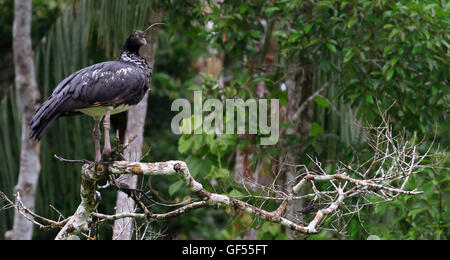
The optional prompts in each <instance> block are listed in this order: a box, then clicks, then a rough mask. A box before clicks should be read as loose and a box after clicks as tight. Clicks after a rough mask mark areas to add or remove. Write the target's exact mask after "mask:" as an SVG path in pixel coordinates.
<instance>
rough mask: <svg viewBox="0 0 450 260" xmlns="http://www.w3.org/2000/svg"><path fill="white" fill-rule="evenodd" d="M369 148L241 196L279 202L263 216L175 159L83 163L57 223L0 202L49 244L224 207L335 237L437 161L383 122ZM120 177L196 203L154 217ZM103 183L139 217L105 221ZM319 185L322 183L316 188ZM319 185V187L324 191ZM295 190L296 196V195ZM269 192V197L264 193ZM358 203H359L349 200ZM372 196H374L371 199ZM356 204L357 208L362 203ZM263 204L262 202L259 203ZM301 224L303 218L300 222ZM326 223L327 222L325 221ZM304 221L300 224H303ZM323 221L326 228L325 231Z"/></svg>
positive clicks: (370, 130) (115, 217)
mask: <svg viewBox="0 0 450 260" xmlns="http://www.w3.org/2000/svg"><path fill="white" fill-rule="evenodd" d="M368 133H369V139H370V140H369V144H370V147H371V148H372V150H373V156H372V157H371V158H370V160H367V161H363V162H358V161H357V160H355V161H356V162H351V163H349V164H344V163H343V162H340V163H339V165H338V167H337V169H336V170H335V171H334V172H332V173H328V172H326V171H325V170H324V169H323V167H322V164H321V163H320V162H318V161H317V160H312V161H313V164H314V165H313V166H314V167H310V168H307V167H306V166H305V165H294V166H295V167H296V168H302V169H303V170H302V173H301V174H299V175H298V177H297V178H296V179H295V181H296V185H294V186H293V188H292V189H291V190H288V191H286V190H283V188H282V187H277V186H275V185H272V186H271V187H269V188H268V187H266V189H269V190H270V191H271V194H273V195H271V196H268V195H267V196H252V195H251V194H249V195H243V196H242V198H245V199H246V200H249V201H251V200H252V199H265V200H272V201H274V202H279V205H278V208H277V209H276V210H274V211H267V210H264V209H263V206H260V207H257V206H255V205H252V204H251V203H249V202H245V201H243V200H240V199H238V198H237V197H231V196H227V195H223V194H217V193H213V192H210V191H208V190H206V189H205V188H204V187H203V185H202V184H201V183H199V182H198V181H197V180H195V179H194V178H193V177H192V175H191V174H190V171H189V168H188V166H187V165H186V163H184V162H182V161H168V162H156V163H141V162H129V161H115V162H110V163H104V164H97V165H95V167H92V166H90V165H89V164H86V165H84V166H83V167H82V171H81V176H82V183H81V203H80V205H79V207H78V209H77V211H76V213H75V214H74V215H73V216H71V217H69V218H67V219H65V220H63V221H59V222H56V221H52V220H48V219H45V218H42V217H40V216H38V215H37V214H35V213H33V212H32V211H30V210H29V209H27V208H26V207H25V206H24V205H23V203H21V199H20V195H19V194H18V195H17V198H16V201H17V202H16V203H15V204H14V203H12V202H11V201H10V200H8V199H7V198H6V196H4V195H3V196H2V197H3V199H4V200H5V201H7V206H8V207H14V208H16V209H17V210H18V211H19V212H21V214H23V215H24V216H26V217H27V219H28V220H29V221H31V222H32V223H34V224H36V225H38V226H39V227H41V228H60V227H61V226H63V227H62V229H61V231H60V232H59V234H58V235H57V237H56V239H74V238H77V239H79V238H82V237H88V238H90V237H91V236H90V234H89V232H90V229H91V227H92V226H93V225H96V224H99V223H102V222H105V221H116V220H120V219H125V218H134V219H141V220H143V221H144V222H147V223H150V222H151V221H156V220H162V219H167V218H171V217H176V216H180V215H182V214H185V213H186V212H188V211H192V210H195V209H199V208H205V207H223V208H230V209H234V210H237V211H241V212H247V213H249V214H251V215H253V216H256V217H257V218H259V219H264V220H266V221H270V222H273V223H279V224H280V225H283V226H285V227H288V228H289V229H291V230H294V231H298V232H299V233H303V234H315V233H317V232H319V231H320V230H322V229H325V228H327V229H332V230H334V231H337V232H339V231H341V230H342V228H338V227H337V224H338V222H339V223H344V227H345V225H346V224H345V223H348V221H347V222H346V221H342V220H343V218H344V217H345V216H353V215H355V214H358V213H359V212H360V211H361V209H362V208H363V207H364V206H367V205H370V204H377V203H381V202H389V201H392V200H394V199H396V198H397V197H398V196H400V195H401V194H403V195H416V194H420V193H422V192H421V191H418V190H415V189H414V190H407V189H406V187H407V183H408V181H409V180H410V177H411V176H412V175H413V174H417V173H419V172H420V171H422V170H423V169H424V168H431V167H433V165H432V164H424V163H423V162H424V161H425V159H426V158H428V159H429V160H426V161H428V162H429V161H433V159H434V158H436V157H437V154H436V153H432V152H431V148H430V149H428V150H427V151H426V152H425V153H424V154H422V155H420V154H419V152H418V150H419V149H418V147H419V145H421V143H416V142H415V140H407V139H406V138H405V136H404V135H398V136H393V135H392V130H391V128H390V127H389V126H388V124H387V120H385V119H384V122H383V125H381V126H379V127H370V128H368ZM122 175H134V176H171V175H176V176H179V177H180V178H181V179H183V180H184V183H185V185H186V188H187V189H189V190H190V191H191V192H192V193H194V194H195V195H196V197H197V198H198V200H197V201H188V202H187V203H183V204H179V205H178V208H177V209H174V210H171V211H169V212H166V213H153V212H151V211H150V209H149V207H147V206H146V205H145V204H144V203H143V202H142V200H140V196H139V194H138V193H137V191H136V190H132V189H128V187H126V186H125V187H121V184H117V183H115V178H116V177H120V176H122ZM105 179H109V184H110V185H109V186H115V187H117V188H119V190H122V191H124V192H126V193H128V195H129V196H130V197H131V198H132V199H133V200H135V202H136V205H137V208H138V212H136V213H127V212H125V213H119V214H115V215H106V214H103V213H99V212H97V206H98V204H99V202H100V193H99V191H98V190H100V189H103V188H108V187H109V186H108V185H106V186H104V187H99V186H98V185H99V181H101V180H105ZM324 183H325V184H326V185H323V184H324ZM323 187H325V188H323ZM300 191H302V194H301V195H299V193H300ZM267 194H269V193H267ZM305 198H308V199H310V203H309V205H308V206H307V207H306V208H303V209H298V212H300V214H302V217H301V218H297V217H296V216H292V215H290V214H287V211H286V208H287V206H288V204H289V203H290V202H293V201H294V200H296V199H305ZM354 198H358V199H359V200H355V199H354ZM373 198H377V200H374V199H373ZM360 200H363V201H364V203H361V201H360ZM263 205H264V204H263ZM299 219H302V220H299ZM325 219H328V220H331V222H330V221H325ZM304 221H307V222H304ZM324 223H327V226H325V227H322V226H324Z"/></svg>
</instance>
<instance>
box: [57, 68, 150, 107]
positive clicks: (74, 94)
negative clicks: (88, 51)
mask: <svg viewBox="0 0 450 260" xmlns="http://www.w3.org/2000/svg"><path fill="white" fill-rule="evenodd" d="M74 74H75V75H74ZM74 74H72V75H73V76H72V75H71V76H69V77H68V78H69V80H67V81H66V80H63V81H62V82H61V83H60V84H59V85H58V87H57V88H56V89H55V91H54V92H53V94H52V96H56V97H57V99H61V100H62V99H66V100H65V101H64V104H61V107H60V111H61V112H70V111H72V110H74V109H81V108H89V107H94V106H118V105H121V104H124V103H125V104H129V105H135V104H137V103H139V101H141V99H142V97H143V96H144V95H145V92H146V91H147V90H148V88H149V77H148V75H146V74H145V72H144V70H143V69H142V68H140V67H138V66H134V65H131V64H130V63H127V62H121V61H112V62H105V63H100V64H96V65H93V66H91V67H87V68H85V69H82V70H81V71H79V72H76V73H74Z"/></svg>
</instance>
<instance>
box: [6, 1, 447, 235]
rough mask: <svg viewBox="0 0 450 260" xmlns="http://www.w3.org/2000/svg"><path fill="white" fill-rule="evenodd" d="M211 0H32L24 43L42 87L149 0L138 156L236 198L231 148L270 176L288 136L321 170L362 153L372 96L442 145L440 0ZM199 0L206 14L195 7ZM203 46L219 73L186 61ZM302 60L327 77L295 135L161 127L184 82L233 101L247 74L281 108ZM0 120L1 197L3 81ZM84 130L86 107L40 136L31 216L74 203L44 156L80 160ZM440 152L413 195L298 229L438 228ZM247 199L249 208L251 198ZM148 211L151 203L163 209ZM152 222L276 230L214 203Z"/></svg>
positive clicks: (140, 12)
mask: <svg viewBox="0 0 450 260" xmlns="http://www.w3.org/2000/svg"><path fill="white" fill-rule="evenodd" d="M12 2H13V1H12V0H9V1H8V0H3V1H2V0H0V32H1V33H0V37H1V39H0V42H1V44H2V45H1V46H0V50H2V51H3V50H4V49H7V48H10V46H11V26H10V24H11V23H12V15H13V4H12ZM213 2H214V1H194V0H188V1H175V0H170V1H138V0H116V1H106V0H101V1H86V0H76V1H75V0H73V1H37V0H36V1H33V4H34V11H33V42H34V44H35V60H36V64H37V77H38V82H39V86H40V89H41V93H42V96H43V98H46V97H47V96H48V95H49V94H50V93H51V91H52V89H53V88H54V87H55V86H56V84H57V83H58V82H59V81H60V80H61V79H63V78H64V77H65V76H67V75H69V74H70V73H71V72H73V71H75V70H77V69H79V68H82V67H84V66H87V65H89V64H93V63H96V62H100V61H103V60H106V59H114V58H117V56H118V54H119V51H120V48H121V45H122V44H123V40H124V39H125V38H126V37H127V36H128V34H129V33H130V32H131V31H133V30H134V29H143V28H145V27H146V26H147V13H148V10H149V8H152V9H153V10H158V9H159V8H161V9H162V11H163V22H165V23H166V25H165V26H163V27H162V30H160V32H159V35H158V41H159V48H158V51H157V54H156V58H155V68H154V73H153V82H152V92H150V93H151V95H150V102H149V111H150V112H149V113H148V114H149V115H148V118H147V122H146V126H145V139H144V140H145V144H146V147H145V148H146V149H148V148H150V147H151V153H150V155H149V156H148V157H147V158H146V159H145V160H152V161H153V160H154V161H164V160H169V159H182V160H185V161H186V162H187V164H188V166H189V168H190V171H191V174H192V175H193V176H194V177H195V178H196V179H198V181H200V182H201V183H203V184H204V186H205V188H207V189H208V190H211V191H213V190H214V191H216V192H218V193H222V194H229V195H230V196H233V197H240V196H243V194H247V191H246V190H245V189H244V188H243V187H240V186H239V185H236V184H232V183H231V182H232V180H233V178H234V172H233V170H234V158H235V153H236V149H237V147H240V148H241V149H242V150H244V149H246V148H249V147H250V148H251V147H253V148H255V151H254V157H253V160H252V161H251V163H250V164H251V165H249V168H250V169H252V170H255V168H256V166H257V165H258V163H259V165H260V168H258V169H259V170H260V171H261V172H262V173H263V174H266V175H269V176H270V175H271V174H272V172H271V171H272V168H271V166H273V163H274V162H273V158H280V156H282V155H284V153H285V151H286V149H287V148H289V147H300V151H299V153H301V155H302V157H301V158H302V159H301V161H300V162H295V163H299V164H308V163H310V161H309V157H308V156H311V157H317V158H318V159H319V160H321V161H326V162H330V163H327V164H326V165H324V167H325V168H326V169H327V171H328V170H329V171H330V172H331V171H332V170H333V169H335V167H336V165H335V164H334V161H336V160H343V161H349V160H350V159H351V158H353V157H354V156H355V155H358V156H360V157H361V158H362V159H363V158H365V157H367V156H368V155H367V146H366V145H364V139H365V137H364V135H363V134H362V133H361V131H360V130H359V129H358V128H357V127H355V125H356V124H360V123H366V122H367V123H369V124H373V125H377V124H378V123H379V119H378V117H377V114H378V113H379V112H378V106H379V107H380V109H381V110H384V109H386V108H388V107H390V106H391V105H392V104H394V105H393V106H392V108H391V109H390V111H389V115H390V117H391V120H392V122H393V126H394V128H395V129H396V130H403V129H405V131H407V132H408V133H409V134H411V135H413V134H417V136H420V137H422V136H425V144H430V141H431V140H432V137H433V136H434V135H436V142H437V143H438V144H440V145H441V147H442V148H444V149H445V148H447V147H448V145H449V135H448V132H449V131H450V124H449V121H448V118H447V113H448V110H449V104H450V100H449V98H450V94H449V78H448V72H449V71H450V68H449V63H448V60H449V59H450V52H449V45H450V32H449V30H450V29H449V28H450V26H449V23H450V21H449V20H450V19H449V17H450V13H449V12H450V5H449V3H448V2H447V1H437V0H425V1H419V0H413V1H406V0H402V1H388V0H377V1H369V0H361V1H337V0H331V1H319V0H306V1H291V0H276V1H267V0H255V1H244V0H237V1H224V3H222V4H221V5H220V7H218V6H215V5H214V4H213ZM207 6H209V7H210V11H209V12H205V10H206V9H207V8H206V7H207ZM208 23H209V24H210V25H211V24H213V26H212V28H209V27H208V26H207V25H208ZM263 39H265V41H263ZM269 39H272V40H269ZM210 49H215V50H216V51H217V52H219V53H224V55H225V59H224V70H223V72H222V74H221V75H219V76H218V77H215V76H212V75H211V74H209V73H200V72H199V71H198V69H197V67H196V66H195V64H196V63H197V61H198V60H199V58H203V59H204V58H207V57H210V56H211V53H210ZM273 49H275V51H273ZM268 54H270V55H272V56H273V57H272V56H270V55H268ZM268 56H270V57H269V58H270V60H271V62H269V63H268V62H267V60H268ZM304 67H310V68H311V69H312V74H313V78H312V89H311V91H312V92H314V91H317V90H318V89H320V88H321V87H322V86H323V85H324V84H326V83H328V84H329V87H328V88H327V90H326V91H324V92H323V93H321V95H320V96H318V97H316V98H315V99H314V100H313V102H312V104H313V115H312V118H311V122H310V123H311V128H310V131H308V133H309V136H308V137H306V138H304V139H301V138H300V137H299V136H298V135H295V134H287V133H286V132H283V133H284V135H282V136H281V140H280V143H279V144H278V145H277V146H273V147H261V146H258V145H257V144H258V143H259V138H260V136H259V135H256V136H252V137H250V138H249V137H242V136H238V135H234V134H233V135H221V136H219V135H215V134H214V135H207V134H202V135H192V134H185V135H182V136H181V137H177V136H174V135H173V134H172V133H171V131H170V120H171V118H172V117H173V115H174V113H173V112H171V111H169V110H170V109H168V108H169V107H170V104H171V102H172V101H173V100H174V99H177V98H180V97H182V98H189V97H190V94H191V92H192V91H194V90H202V91H203V96H204V99H206V98H217V99H220V100H221V99H222V98H235V97H239V98H242V99H244V100H245V99H248V98H254V97H255V89H256V88H257V86H258V84H259V83H264V84H265V88H266V96H267V97H269V98H278V99H279V100H280V104H281V105H282V106H283V108H286V107H287V104H288V101H289V98H292V97H290V96H288V93H287V91H286V90H285V89H283V88H282V87H281V86H282V85H283V84H286V83H287V82H286V78H287V77H288V76H289V75H288V74H289V71H290V70H291V69H293V68H304ZM267 68H270V69H267ZM219 77H223V79H224V82H225V85H224V87H223V88H217V87H216V86H217V83H218V82H219V81H220V79H219ZM125 120H126V119H125V116H124V115H119V116H117V117H115V120H114V119H113V127H114V128H115V129H118V130H121V131H123V129H124V128H125V122H126V121H125ZM225 120H227V119H226V118H225ZM228 120H229V119H228ZM0 124H1V125H2V126H8V127H0V140H1V142H0V159H1V160H2V161H3V162H5V166H4V167H3V168H2V170H1V171H2V172H1V176H2V177H1V178H0V189H1V190H3V191H5V192H7V193H8V194H11V193H12V190H13V187H14V185H15V181H16V174H17V171H18V167H19V165H18V156H19V149H20V130H19V129H20V127H21V124H20V114H19V113H18V112H17V104H16V97H15V93H14V92H10V93H9V96H8V98H6V99H5V100H3V101H2V103H1V108H0ZM281 126H282V128H283V130H287V129H289V130H293V129H292V128H293V126H292V125H291V123H288V122H281ZM91 127H92V122H90V120H88V119H87V118H80V117H73V118H64V119H60V120H58V122H56V123H55V125H54V126H53V127H52V128H51V129H50V131H49V133H48V134H47V135H46V137H45V138H44V139H43V141H42V145H41V148H42V153H41V160H42V166H43V168H42V174H41V178H40V183H39V189H38V204H37V212H38V213H40V214H42V215H44V216H46V217H49V218H53V219H57V218H58V214H57V213H56V212H54V211H52V210H50V208H49V206H48V205H49V204H51V205H53V206H54V207H55V208H57V209H59V210H60V211H61V212H62V213H63V214H64V215H65V216H68V215H70V214H72V213H73V211H74V210H75V208H76V206H77V204H78V202H79V194H78V193H79V191H78V190H79V182H80V180H79V167H77V166H73V165H66V164H63V163H59V162H56V161H55V160H54V159H53V154H59V155H62V156H64V157H67V158H77V159H78V158H86V157H87V158H92V157H93V149H92V147H93V144H92V141H91V136H90V132H91ZM113 132H115V131H113ZM448 158H449V156H448V154H446V155H445V157H444V161H443V162H442V164H441V165H440V168H437V169H436V170H435V171H430V170H427V171H425V172H424V173H422V174H420V175H418V176H416V177H415V178H413V179H412V182H411V184H410V185H411V187H418V188H419V189H423V190H424V191H425V193H424V194H423V195H420V196H413V197H411V196H400V197H399V199H398V200H396V201H393V202H390V203H389V204H379V205H378V206H376V207H368V208H366V209H365V210H363V211H362V212H361V214H360V216H359V218H354V219H352V220H349V224H348V227H347V229H346V232H347V233H346V235H345V236H342V235H339V234H334V233H331V232H327V231H324V232H321V233H320V234H318V235H315V236H311V237H309V239H367V238H368V237H369V235H376V236H378V237H379V238H381V239H448V238H449V235H450V231H449V227H448V223H449V219H450V216H449V214H450V213H449V210H448V205H450V203H449V202H450V201H449V199H450V198H449V187H450V186H449V182H450V180H449V175H448V167H449V161H448ZM261 162H262V163H261ZM261 165H262V166H261ZM143 183H146V184H144V185H148V184H149V183H150V184H152V185H153V187H157V190H158V192H160V194H158V196H159V197H160V198H162V199H165V200H168V201H171V202H181V201H182V200H184V199H186V198H189V196H190V194H188V192H187V191H186V189H185V188H184V186H183V182H182V181H179V180H178V179H176V178H170V179H164V178H154V179H151V180H146V181H143ZM144 188H147V186H146V187H144ZM257 193H258V191H255V195H257ZM114 203H115V197H114V193H113V192H111V193H106V194H104V196H103V202H102V204H101V205H102V208H100V209H99V210H101V211H103V212H110V213H112V212H111V211H112V207H109V206H111V205H114ZM255 203H256V205H262V201H258V200H257V201H255ZM258 203H259V204H258ZM276 205H277V204H276V203H266V204H264V207H267V208H272V209H273V208H275V207H276ZM154 208H155V212H157V211H161V212H162V211H164V209H165V208H164V207H162V206H161V207H160V206H155V207H154ZM11 221H12V211H7V212H6V213H5V214H3V213H2V214H0V237H1V236H2V235H3V233H4V231H5V229H7V228H9V227H11V226H12V223H11ZM152 227H153V228H154V230H167V234H168V236H169V238H178V239H188V238H195V239H200V238H203V239H235V238H237V237H240V236H241V235H242V234H243V232H244V231H245V230H246V229H247V228H249V227H253V228H256V229H257V230H258V235H257V238H258V239H287V236H286V234H285V230H284V229H282V228H281V227H280V226H279V225H276V224H271V223H267V222H265V221H258V220H255V219H253V218H252V216H250V215H248V214H241V213H239V212H234V211H231V210H220V209H202V210H199V211H195V212H191V213H189V214H186V215H184V216H182V217H178V218H176V220H167V221H164V222H158V223H154V224H153V225H152ZM102 230H103V231H102V236H104V237H105V238H108V232H110V228H109V227H108V228H105V227H103V228H102ZM35 233H36V235H35V238H39V239H44V238H52V236H54V234H53V233H47V232H43V231H40V230H36V232H35Z"/></svg>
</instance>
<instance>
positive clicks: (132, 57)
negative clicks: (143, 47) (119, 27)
mask: <svg viewBox="0 0 450 260" xmlns="http://www.w3.org/2000/svg"><path fill="white" fill-rule="evenodd" d="M120 60H121V61H126V62H131V63H135V64H142V63H145V59H144V58H143V57H141V56H140V55H139V54H137V53H135V52H130V51H122V53H121V54H120Z"/></svg>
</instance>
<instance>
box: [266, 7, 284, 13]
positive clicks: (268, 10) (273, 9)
mask: <svg viewBox="0 0 450 260" xmlns="http://www.w3.org/2000/svg"><path fill="white" fill-rule="evenodd" d="M279 10H280V8H279V7H276V6H271V7H268V8H266V9H265V12H266V13H267V14H271V13H273V12H276V11H279Z"/></svg>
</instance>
